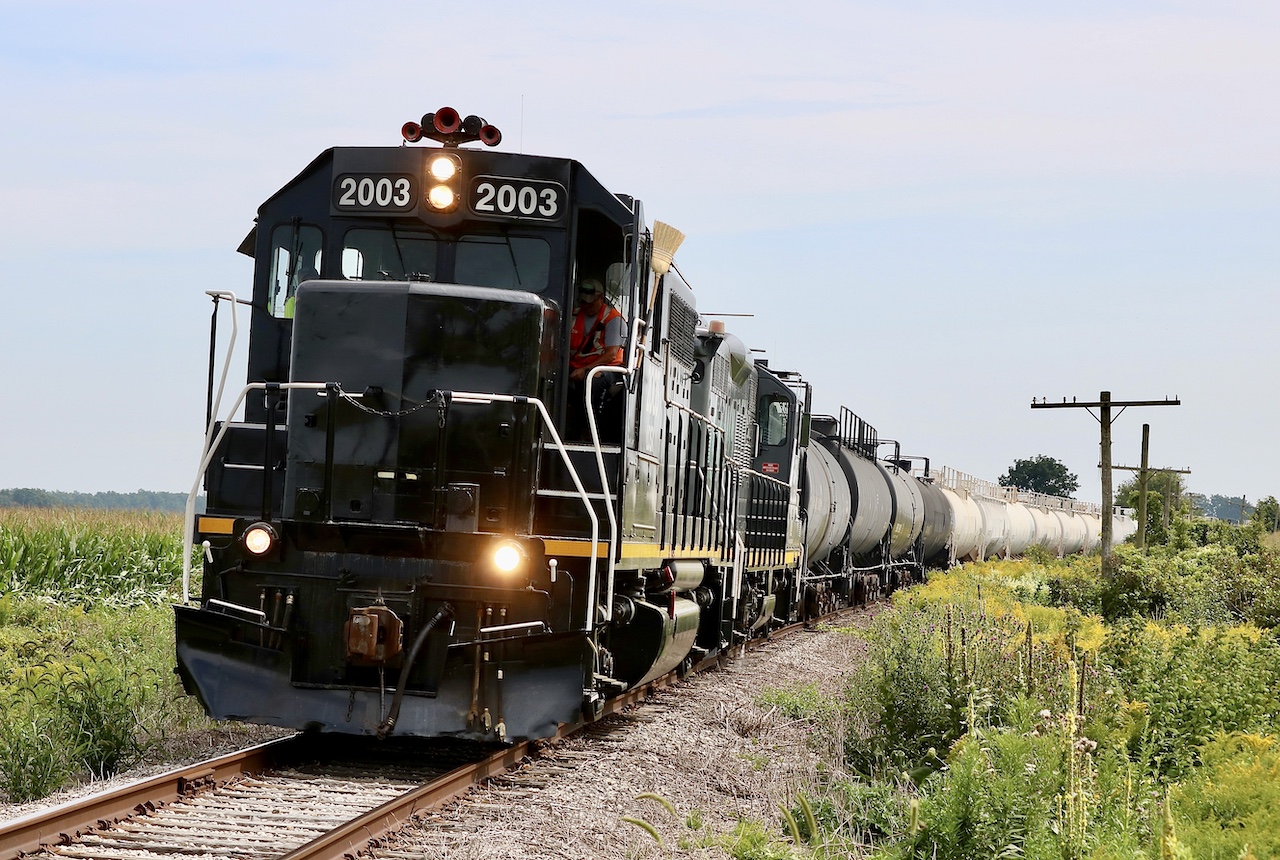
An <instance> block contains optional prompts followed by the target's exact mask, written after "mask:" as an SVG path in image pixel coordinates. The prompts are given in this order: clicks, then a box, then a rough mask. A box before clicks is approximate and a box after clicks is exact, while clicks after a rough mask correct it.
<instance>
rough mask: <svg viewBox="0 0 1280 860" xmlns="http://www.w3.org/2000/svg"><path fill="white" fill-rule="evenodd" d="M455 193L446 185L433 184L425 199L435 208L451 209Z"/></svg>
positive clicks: (455, 198) (455, 196)
mask: <svg viewBox="0 0 1280 860" xmlns="http://www.w3.org/2000/svg"><path fill="white" fill-rule="evenodd" d="M457 199H458V198H457V195H455V194H454V193H453V189H452V188H450V187H449V186H448V185H433V186H432V187H431V190H430V191H429V192H427V201H428V202H429V203H430V204H431V205H432V206H433V207H434V208H436V209H440V210H445V209H452V208H453V204H454V202H455V201H456V200H457Z"/></svg>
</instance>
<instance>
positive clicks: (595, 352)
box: [569, 304, 622, 370]
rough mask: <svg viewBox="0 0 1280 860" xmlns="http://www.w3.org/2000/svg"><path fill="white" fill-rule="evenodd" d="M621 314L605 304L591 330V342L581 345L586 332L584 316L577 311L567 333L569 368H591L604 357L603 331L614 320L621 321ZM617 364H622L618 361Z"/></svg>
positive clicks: (585, 318)
mask: <svg viewBox="0 0 1280 860" xmlns="http://www.w3.org/2000/svg"><path fill="white" fill-rule="evenodd" d="M621 318H622V314H620V313H618V311H617V310H616V309H615V308H613V307H612V306H610V305H608V304H606V305H605V306H604V312H603V313H602V314H601V315H600V317H599V319H598V320H597V321H596V324H595V327H594V328H593V329H592V330H591V332H590V334H591V342H590V343H585V344H584V343H583V341H584V340H586V337H587V334H588V332H586V331H584V329H585V328H586V322H587V317H586V314H584V313H582V312H581V311H579V312H578V313H577V314H576V315H575V316H574V318H573V329H572V331H570V333H569V366H570V367H572V368H574V369H575V370H576V369H578V368H581V367H592V366H594V365H595V363H596V359H598V358H599V357H600V356H602V355H604V331H605V329H606V328H608V326H609V323H610V322H611V321H613V320H615V319H621ZM617 364H622V361H621V360H619V361H618V362H617Z"/></svg>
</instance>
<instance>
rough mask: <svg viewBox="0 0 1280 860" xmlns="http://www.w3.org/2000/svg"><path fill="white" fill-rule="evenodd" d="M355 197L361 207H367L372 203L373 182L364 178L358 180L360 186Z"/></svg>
mask: <svg viewBox="0 0 1280 860" xmlns="http://www.w3.org/2000/svg"><path fill="white" fill-rule="evenodd" d="M356 197H357V199H358V200H359V201H360V205H361V206H368V205H370V204H371V203H373V180H372V179H370V178H369V177H367V176H366V177H365V178H364V179H361V180H360V186H359V187H358V188H357V189H356Z"/></svg>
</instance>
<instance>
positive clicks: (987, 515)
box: [975, 498, 1009, 559]
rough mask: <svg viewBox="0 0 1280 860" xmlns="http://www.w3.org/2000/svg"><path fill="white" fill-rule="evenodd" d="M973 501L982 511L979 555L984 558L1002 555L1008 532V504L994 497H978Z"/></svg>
mask: <svg viewBox="0 0 1280 860" xmlns="http://www.w3.org/2000/svg"><path fill="white" fill-rule="evenodd" d="M975 501H977V503H978V510H979V511H981V512H982V537H981V539H980V542H979V551H978V554H979V557H980V558H984V559H986V558H991V557H993V556H997V555H1004V550H1005V546H1006V540H1005V539H1006V537H1007V535H1008V533H1009V512H1008V507H1009V506H1008V505H1007V504H1006V503H1005V502H1002V501H998V500H996V499H987V498H978V499H976V500H975Z"/></svg>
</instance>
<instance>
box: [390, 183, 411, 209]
mask: <svg viewBox="0 0 1280 860" xmlns="http://www.w3.org/2000/svg"><path fill="white" fill-rule="evenodd" d="M391 202H392V203H394V204H396V205H397V206H408V205H409V180H408V179H405V178H404V177H403V176H401V177H400V178H399V179H397V180H396V194H395V197H393V198H391Z"/></svg>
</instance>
